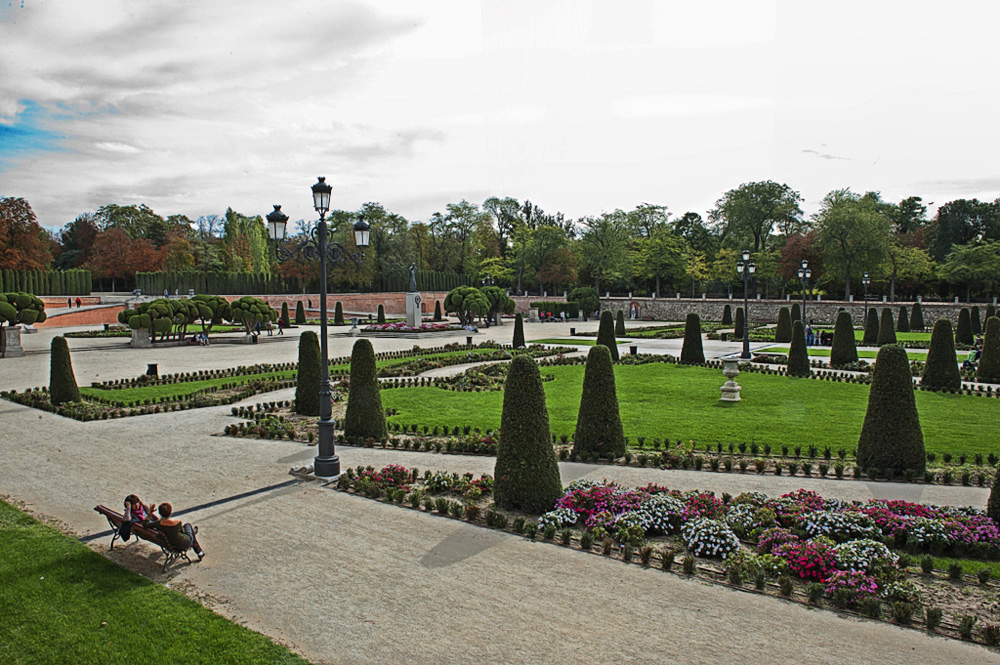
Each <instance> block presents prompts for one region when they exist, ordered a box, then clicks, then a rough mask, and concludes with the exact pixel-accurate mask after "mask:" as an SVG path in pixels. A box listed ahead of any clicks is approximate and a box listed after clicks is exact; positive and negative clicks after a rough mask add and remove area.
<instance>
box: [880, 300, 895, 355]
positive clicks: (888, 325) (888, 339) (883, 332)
mask: <svg viewBox="0 0 1000 665" xmlns="http://www.w3.org/2000/svg"><path fill="white" fill-rule="evenodd" d="M895 343H896V329H895V326H893V323H892V310H891V309H889V308H888V307H883V308H882V321H881V323H879V326H878V345H879V346H883V345H884V344H895Z"/></svg>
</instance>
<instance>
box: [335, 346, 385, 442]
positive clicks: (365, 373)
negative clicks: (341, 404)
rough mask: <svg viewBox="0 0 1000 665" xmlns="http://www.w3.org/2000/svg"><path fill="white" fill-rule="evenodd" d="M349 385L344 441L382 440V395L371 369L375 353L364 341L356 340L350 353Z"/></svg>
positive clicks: (373, 367)
mask: <svg viewBox="0 0 1000 665" xmlns="http://www.w3.org/2000/svg"><path fill="white" fill-rule="evenodd" d="M350 380H351V383H350V387H349V388H348V391H347V413H346V414H345V415H344V439H345V440H347V441H348V442H361V441H365V440H367V439H375V440H376V441H384V440H385V439H386V438H387V437H388V436H389V432H388V428H387V427H386V424H385V409H383V408H382V393H381V391H380V390H379V385H378V369H377V368H376V367H375V351H374V349H372V343H371V342H369V341H368V340H367V339H359V340H358V341H357V342H355V343H354V349H353V350H352V351H351V379H350Z"/></svg>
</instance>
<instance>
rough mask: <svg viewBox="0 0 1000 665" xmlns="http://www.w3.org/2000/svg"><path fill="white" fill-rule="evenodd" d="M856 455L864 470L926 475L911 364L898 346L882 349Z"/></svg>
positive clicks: (873, 373) (922, 439)
mask: <svg viewBox="0 0 1000 665" xmlns="http://www.w3.org/2000/svg"><path fill="white" fill-rule="evenodd" d="M857 456H858V466H859V467H861V468H862V469H869V468H871V467H875V468H878V469H881V470H883V471H885V470H890V469H891V470H892V471H894V472H896V473H902V472H903V471H906V470H912V471H913V472H915V473H923V472H924V467H925V465H926V463H925V460H926V457H925V452H924V434H923V431H922V430H921V429H920V417H919V416H918V415H917V400H916V398H915V397H914V394H913V381H912V379H911V377H910V361H909V359H908V358H907V357H906V350H905V349H903V347H901V346H898V345H896V344H886V345H885V346H883V347H882V348H881V349H879V352H878V358H877V359H876V360H875V369H874V371H873V372H872V383H871V390H870V391H869V393H868V410H867V411H866V412H865V422H864V424H863V425H862V426H861V436H860V437H859V438H858V453H857Z"/></svg>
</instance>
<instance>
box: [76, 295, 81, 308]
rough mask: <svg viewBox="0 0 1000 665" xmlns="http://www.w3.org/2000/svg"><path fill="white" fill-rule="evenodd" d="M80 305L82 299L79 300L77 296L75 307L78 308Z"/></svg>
mask: <svg viewBox="0 0 1000 665" xmlns="http://www.w3.org/2000/svg"><path fill="white" fill-rule="evenodd" d="M81 305H83V301H82V300H80V298H79V297H77V299H76V308H77V309H80V306H81Z"/></svg>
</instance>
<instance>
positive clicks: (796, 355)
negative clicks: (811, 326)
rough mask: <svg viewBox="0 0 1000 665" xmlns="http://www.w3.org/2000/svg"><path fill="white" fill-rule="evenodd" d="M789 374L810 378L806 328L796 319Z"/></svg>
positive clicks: (789, 355)
mask: <svg viewBox="0 0 1000 665" xmlns="http://www.w3.org/2000/svg"><path fill="white" fill-rule="evenodd" d="M788 373H789V374H790V375H792V376H809V375H810V374H811V373H812V370H811V369H809V351H808V350H807V349H806V327H805V326H804V325H802V322H801V321H799V320H798V319H796V320H795V321H793V322H792V345H791V346H790V347H789V348H788Z"/></svg>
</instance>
